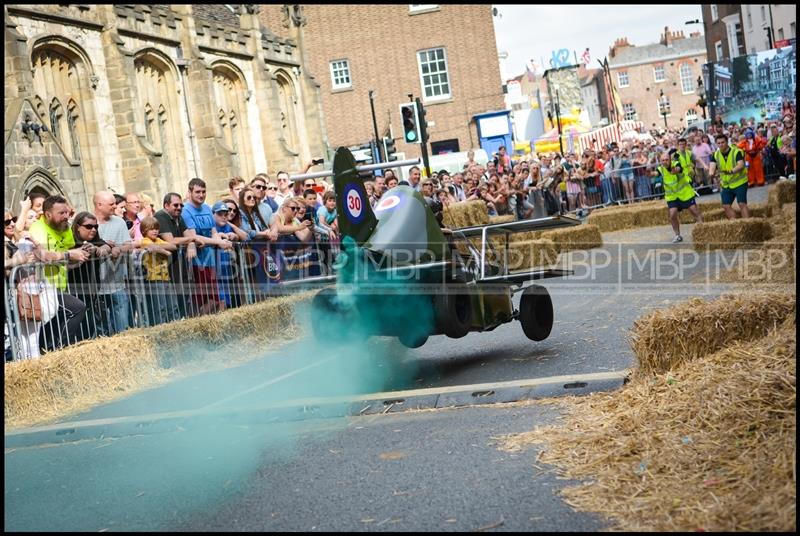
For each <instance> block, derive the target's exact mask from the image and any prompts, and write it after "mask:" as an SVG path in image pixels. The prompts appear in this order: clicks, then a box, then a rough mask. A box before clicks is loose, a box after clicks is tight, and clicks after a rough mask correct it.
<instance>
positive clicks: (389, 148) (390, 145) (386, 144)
mask: <svg viewBox="0 0 800 536" xmlns="http://www.w3.org/2000/svg"><path fill="white" fill-rule="evenodd" d="M396 152H397V148H396V147H395V146H394V139H393V138H383V154H384V156H385V157H386V161H387V162H394V161H396V160H397V155H396V154H395V153H396Z"/></svg>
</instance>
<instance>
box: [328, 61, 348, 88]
mask: <svg viewBox="0 0 800 536" xmlns="http://www.w3.org/2000/svg"><path fill="white" fill-rule="evenodd" d="M331 85H332V86H333V89H345V88H348V87H352V85H353V84H352V82H351V81H350V64H349V63H348V61H347V60H336V61H332V62H331Z"/></svg>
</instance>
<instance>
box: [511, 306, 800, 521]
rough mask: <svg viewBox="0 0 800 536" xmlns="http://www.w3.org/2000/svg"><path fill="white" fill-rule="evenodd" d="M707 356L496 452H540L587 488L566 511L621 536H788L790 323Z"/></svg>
mask: <svg viewBox="0 0 800 536" xmlns="http://www.w3.org/2000/svg"><path fill="white" fill-rule="evenodd" d="M759 303H762V305H764V306H765V307H766V308H765V309H764V310H763V311H761V312H762V313H764V315H768V314H769V311H770V310H771V308H770V307H769V305H768V304H766V303H764V302H759ZM792 303H794V296H792ZM710 307H711V308H712V309H715V306H714V305H711V306H710ZM742 312H743V313H744V312H753V308H752V307H745V310H744V311H742ZM663 314H669V315H670V316H675V317H677V316H678V314H679V312H678V311H667V312H664V313H663ZM779 318H780V316H778V317H773V318H771V319H770V318H768V317H767V316H764V325H768V324H770V323H775V322H777V321H778V319H779ZM742 321H743V322H746V321H747V318H745V319H743V320H742ZM711 348H712V346H711V345H705V346H702V347H700V348H699V349H698V354H697V355H696V356H695V357H694V358H693V359H682V360H680V361H679V362H678V363H676V364H675V366H674V368H672V370H671V371H669V372H663V371H660V372H656V373H654V374H638V375H636V376H634V378H633V380H632V381H631V383H629V384H628V385H627V386H626V387H624V388H623V389H622V390H621V391H617V392H611V393H596V394H593V395H591V396H588V397H574V398H570V399H564V400H563V401H562V402H560V405H561V406H562V407H563V408H564V409H565V410H566V416H565V417H564V420H565V422H564V425H563V426H550V427H547V428H542V429H537V430H534V431H532V432H527V433H524V434H515V435H511V436H507V437H506V438H502V448H505V449H508V450H519V449H521V448H522V447H523V446H525V445H529V444H543V445H544V446H543V451H542V452H541V454H540V455H539V458H538V460H539V461H541V462H545V463H549V464H554V465H556V466H557V467H558V471H559V473H560V474H563V475H564V476H565V477H568V478H573V479H581V480H584V481H585V482H584V484H582V485H579V486H575V487H570V488H567V489H565V490H564V492H563V496H564V497H565V500H566V502H567V503H569V504H570V505H572V506H574V507H575V508H578V509H580V510H587V511H592V512H598V513H600V514H602V515H604V516H606V517H607V519H608V520H609V521H611V522H612V523H613V525H614V527H613V528H614V529H616V530H624V531H712V530H713V531H794V530H796V506H795V502H796V467H795V451H796V430H797V425H796V394H797V393H796V338H795V315H794V313H792V314H790V316H789V317H787V318H785V320H784V322H783V324H780V325H779V326H778V327H777V328H776V329H774V330H772V331H770V332H769V333H767V335H766V336H765V337H763V338H760V339H758V340H756V341H754V342H738V343H734V344H732V345H729V346H727V347H725V348H723V349H721V350H719V351H717V352H714V353H711V354H704V353H702V350H703V349H705V350H711Z"/></svg>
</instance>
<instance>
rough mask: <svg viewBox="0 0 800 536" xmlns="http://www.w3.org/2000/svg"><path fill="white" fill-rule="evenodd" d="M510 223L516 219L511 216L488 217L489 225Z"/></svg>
mask: <svg viewBox="0 0 800 536" xmlns="http://www.w3.org/2000/svg"><path fill="white" fill-rule="evenodd" d="M512 221H517V217H516V216H514V215H513V214H506V215H505V216H489V224H495V223H510V222H512Z"/></svg>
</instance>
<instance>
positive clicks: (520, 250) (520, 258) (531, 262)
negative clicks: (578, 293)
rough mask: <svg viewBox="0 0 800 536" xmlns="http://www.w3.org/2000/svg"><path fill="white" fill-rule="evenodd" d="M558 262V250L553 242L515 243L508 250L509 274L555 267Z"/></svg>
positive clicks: (543, 240) (542, 240)
mask: <svg viewBox="0 0 800 536" xmlns="http://www.w3.org/2000/svg"><path fill="white" fill-rule="evenodd" d="M557 260H558V249H557V248H556V245H555V243H554V242H553V241H552V240H547V239H540V240H528V241H525V242H514V243H513V244H511V245H510V246H509V250H508V270H509V272H519V271H524V270H528V269H532V268H538V267H546V266H553V265H554V264H555V263H556V261H557Z"/></svg>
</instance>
